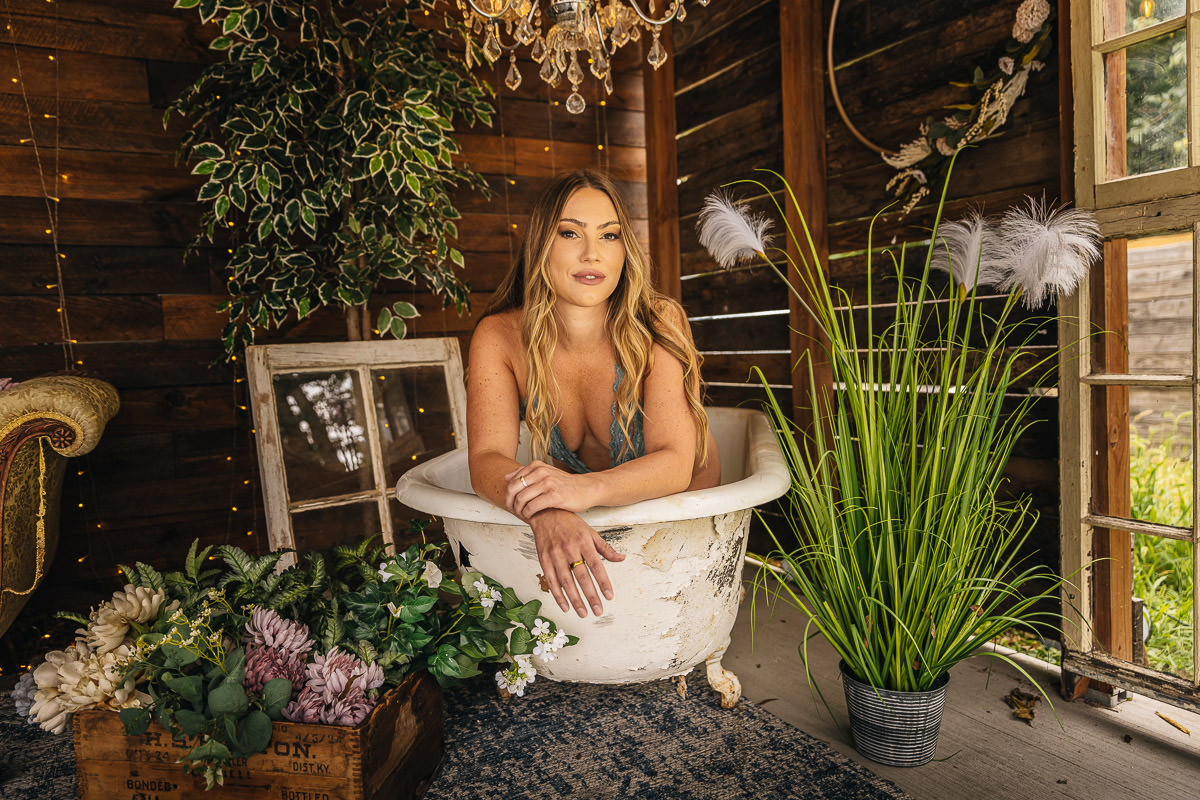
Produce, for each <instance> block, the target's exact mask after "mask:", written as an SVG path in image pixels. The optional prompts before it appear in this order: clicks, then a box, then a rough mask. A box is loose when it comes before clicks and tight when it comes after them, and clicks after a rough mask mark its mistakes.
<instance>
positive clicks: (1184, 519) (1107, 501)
mask: <svg viewBox="0 0 1200 800" xmlns="http://www.w3.org/2000/svg"><path fill="white" fill-rule="evenodd" d="M1092 391H1093V396H1092V398H1093V404H1092V410H1093V414H1094V417H1093V427H1092V430H1093V436H1095V437H1096V449H1097V451H1098V453H1099V455H1100V458H1098V459H1097V460H1096V462H1095V464H1094V467H1093V469H1094V473H1093V477H1094V478H1095V481H1096V483H1095V485H1094V486H1093V487H1092V506H1093V508H1095V509H1096V511H1097V512H1099V513H1101V514H1107V515H1110V516H1114V517H1129V518H1132V519H1138V520H1144V521H1146V522H1157V523H1161V524H1163V525H1176V526H1179V527H1189V526H1190V525H1191V524H1192V461H1193V457H1192V411H1191V408H1192V403H1191V390H1189V389H1147V388H1143V387H1127V386H1105V387H1096V388H1094V389H1093V390H1092Z"/></svg>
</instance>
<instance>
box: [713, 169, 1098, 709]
mask: <svg viewBox="0 0 1200 800" xmlns="http://www.w3.org/2000/svg"><path fill="white" fill-rule="evenodd" d="M740 183H746V184H749V185H751V186H753V187H754V190H755V192H756V193H762V192H765V193H767V194H771V189H770V187H768V186H766V185H765V184H763V183H760V182H758V181H743V182H740ZM782 194H783V196H784V197H785V199H787V198H790V202H791V203H793V204H795V198H794V196H792V195H791V190H790V188H789V187H787V186H786V184H785V186H784V192H783V193H782ZM772 196H774V195H772ZM943 202H944V198H943ZM776 207H777V210H778V211H779V216H780V217H784V216H785V215H784V213H783V208H782V206H781V205H780V204H779V201H778V200H776ZM1057 213H1062V212H1055V213H1051V214H1050V215H1049V216H1043V214H1042V213H1041V212H1040V211H1039V210H1038V209H1037V208H1036V207H1031V209H1030V211H1029V212H1026V211H1014V212H1011V213H1010V216H1009V217H1007V218H1006V219H1005V222H1004V224H1003V225H1002V226H1001V230H1000V232H999V234H994V233H991V232H989V231H990V229H989V228H988V227H987V226H986V225H985V224H984V222H983V221H981V220H974V221H973V222H972V223H970V224H966V225H964V224H961V223H951V224H947V225H946V226H945V228H946V230H942V229H936V228H935V230H934V233H933V241H934V245H933V246H931V247H930V248H929V251H928V253H927V254H926V256H925V258H924V264H923V268H922V269H921V270H920V271H918V272H917V273H916V274H915V275H914V274H912V273H906V272H905V270H904V265H905V258H906V255H907V252H906V251H907V248H906V247H905V246H902V247H901V248H900V250H899V253H898V254H893V255H894V257H895V266H896V272H897V276H898V278H899V281H898V288H897V292H898V294H897V296H896V298H895V305H894V306H890V305H889V306H888V307H885V310H880V309H878V308H877V307H876V306H875V304H874V303H873V302H872V296H871V294H870V291H871V290H870V288H868V296H867V302H866V308H865V309H864V308H863V307H862V306H861V305H859V304H856V303H853V302H851V300H850V298H849V296H848V295H847V294H846V293H845V292H844V291H842V290H840V289H839V288H837V287H833V286H830V284H829V282H828V280H827V278H826V273H825V271H824V270H823V269H822V267H821V266H820V264H819V263H818V262H817V261H816V254H815V248H814V247H813V245H812V240H811V237H810V236H809V235H808V231H807V229H804V230H802V231H799V232H797V231H792V230H791V229H790V228H789V229H788V230H787V236H788V237H789V238H790V239H791V240H792V241H793V242H794V244H795V247H796V251H797V252H800V253H812V258H807V259H805V260H804V261H803V262H802V263H799V264H795V263H793V266H794V268H795V270H796V273H795V274H797V275H798V276H799V278H798V281H797V283H796V284H791V283H789V284H788V285H789V288H790V289H791V291H792V292H793V293H795V295H796V297H797V298H798V300H799V301H800V302H801V303H802V304H803V305H804V306H805V307H806V308H807V309H808V311H809V313H810V314H811V315H812V317H813V318H814V319H815V321H816V323H817V325H818V327H819V329H820V334H821V336H822V337H823V341H822V342H820V343H814V345H813V350H815V351H817V352H818V353H821V356H823V358H824V360H826V361H827V362H828V364H829V369H830V371H831V373H832V387H833V390H832V391H829V390H826V389H822V388H821V386H820V384H819V383H818V382H817V381H816V380H815V377H814V360H815V359H816V358H820V357H821V356H813V355H812V353H811V352H810V354H809V356H808V357H807V358H805V359H802V360H801V362H800V364H799V366H798V369H800V370H802V371H807V372H808V378H809V381H808V384H809V386H810V387H811V390H810V394H809V397H808V401H809V404H810V406H811V408H812V409H813V416H814V417H815V419H816V420H817V422H816V423H815V424H814V426H813V428H812V430H811V431H801V430H798V429H797V427H796V425H795V423H793V422H792V420H791V414H790V410H787V409H784V408H782V407H781V406H780V405H779V403H778V402H777V401H776V400H775V398H774V395H773V394H772V393H771V392H770V391H769V390H768V391H767V396H768V398H769V400H768V401H767V402H766V403H765V410H766V412H767V414H768V416H769V417H770V418H771V420H772V422H773V423H774V426H775V428H776V432H777V435H778V439H779V443H780V445H781V448H782V449H783V452H784V455H785V458H786V459H787V462H788V466H789V471H790V473H791V478H792V485H791V489H790V491H789V493H788V494H787V495H786V496H785V498H784V500H783V501H781V504H782V511H783V517H784V519H785V520H786V523H787V528H788V530H787V533H788V534H790V535H789V536H787V537H785V536H783V535H782V532H777V531H775V530H771V534H772V536H773V537H775V541H776V543H777V545H778V547H779V548H780V550H779V552H778V553H772V554H771V557H772V558H776V559H778V560H779V561H780V562H781V563H782V564H783V565H784V570H783V571H784V572H785V573H786V575H787V577H786V579H781V580H779V581H778V586H779V591H780V592H781V593H782V594H783V596H785V597H786V598H787V599H789V600H790V601H791V602H793V603H795V604H796V605H797V606H798V607H800V608H801V609H802V610H803V611H804V612H805V613H806V614H807V615H808V617H809V623H808V624H809V625H810V626H813V627H815V628H816V629H818V630H819V631H820V632H821V633H822V634H823V635H824V637H825V638H826V640H828V642H829V643H830V644H831V645H832V646H833V648H834V649H835V650H836V651H837V652H838V654H839V655H840V656H841V657H842V659H843V660H844V661H845V663H846V665H847V666H848V668H849V669H850V671H851V672H852V673H853V674H854V675H855V676H856V677H858V678H859V679H860V680H862V681H864V682H867V683H869V684H871V685H872V686H874V687H877V688H881V689H891V690H897V691H924V690H928V689H929V688H930V687H932V686H933V685H934V683H935V682H936V681H937V680H938V679H939V678H940V677H941V676H942V675H943V674H945V673H946V671H947V670H949V669H950V668H951V667H952V666H954V665H955V664H956V663H958V662H959V661H961V660H963V659H965V658H968V657H969V656H972V655H974V654H976V653H979V652H984V653H986V654H988V655H992V656H995V657H996V658H1000V659H1002V660H1009V659H1007V658H1006V656H1004V655H1003V654H1002V653H999V652H996V651H994V650H985V649H984V648H985V646H986V645H987V643H988V642H989V641H990V640H991V639H992V638H994V637H995V636H996V635H997V634H999V633H1000V632H1001V631H1003V630H1005V629H1006V628H1009V627H1011V626H1016V627H1021V628H1033V627H1035V626H1036V625H1037V624H1038V623H1039V622H1042V621H1048V620H1050V619H1052V618H1054V617H1056V616H1057V614H1056V613H1054V612H1048V611H1046V610H1045V609H1046V607H1047V606H1049V607H1050V608H1055V609H1056V608H1057V607H1058V589H1059V587H1060V585H1061V584H1062V582H1063V579H1062V578H1061V577H1060V576H1058V575H1055V574H1054V573H1053V572H1052V571H1051V570H1049V569H1047V568H1043V567H1038V566H1023V563H1022V561H1021V558H1020V555H1019V553H1020V549H1021V545H1022V544H1023V543H1024V541H1025V539H1026V538H1027V536H1028V532H1029V530H1030V529H1031V527H1032V524H1033V522H1034V514H1033V513H1032V512H1031V510H1030V506H1029V501H1028V499H1016V500H1010V499H1006V498H1005V497H1004V493H1003V485H1004V483H1005V478H1004V468H1005V465H1006V463H1007V462H1008V459H1009V456H1010V455H1011V453H1012V452H1013V447H1014V446H1015V444H1016V442H1017V439H1018V438H1019V437H1020V436H1021V434H1022V432H1023V431H1024V430H1025V429H1026V428H1027V426H1028V423H1029V421H1030V412H1031V408H1032V404H1033V402H1034V395H1033V394H1031V393H1024V392H1022V391H1020V389H1021V388H1022V387H1025V386H1026V385H1028V384H1033V385H1037V384H1038V382H1039V380H1041V379H1044V378H1045V377H1046V374H1047V373H1048V372H1049V371H1050V369H1049V368H1050V367H1051V366H1052V365H1053V363H1054V360H1055V355H1051V356H1049V357H1045V356H1038V355H1032V357H1031V356H1030V355H1029V354H1028V353H1027V351H1026V350H1025V345H1027V344H1028V343H1029V341H1030V337H1031V336H1032V335H1036V333H1035V332H1036V330H1037V329H1038V328H1040V327H1041V325H1040V324H1038V325H1033V326H1032V332H1031V326H1029V325H1020V324H1016V323H1017V322H1018V321H1019V319H1020V315H1018V314H1017V313H1016V310H1017V308H1018V305H1019V303H1020V301H1021V299H1022V297H1024V298H1025V299H1028V298H1029V297H1030V296H1038V297H1042V296H1043V292H1044V289H1045V286H1044V285H1043V284H1041V283H1040V282H1041V281H1042V280H1044V279H1051V280H1060V279H1064V276H1063V275H1062V274H1061V273H1060V274H1058V275H1055V274H1053V273H1055V272H1057V271H1059V270H1061V268H1062V267H1063V266H1064V265H1066V264H1067V263H1068V262H1071V265H1072V266H1073V267H1080V266H1082V268H1083V270H1084V271H1085V270H1086V266H1087V260H1088V258H1089V257H1091V256H1094V254H1095V240H1094V239H1092V238H1091V236H1088V235H1080V234H1082V233H1083V231H1072V230H1071V228H1073V226H1075V225H1077V224H1078V225H1082V226H1083V228H1084V229H1085V230H1086V229H1088V228H1090V227H1092V226H1094V223H1092V225H1088V223H1087V222H1086V220H1084V219H1081V218H1080V217H1079V216H1077V212H1066V213H1067V214H1068V215H1075V216H1067V217H1063V218H1060V219H1057V220H1056V219H1055V215H1056V214H1057ZM939 222H940V207H939ZM1010 223H1011V225H1010ZM955 224H957V225H958V226H959V228H960V229H966V232H967V234H968V235H965V236H960V237H958V239H957V240H956V241H957V242H958V244H967V245H969V244H970V243H971V242H973V243H974V249H973V250H972V249H971V247H970V246H967V247H966V248H965V252H963V251H962V250H960V249H959V247H958V246H957V245H956V244H954V243H952V242H951V241H950V239H951V233H950V231H949V230H948V229H949V228H950V227H951V226H952V225H955ZM768 225H769V221H768V220H766V219H763V218H757V219H756V218H753V217H752V216H750V215H749V214H748V213H747V212H746V211H745V210H744V209H743V208H740V207H737V206H735V205H734V204H733V203H732V202H730V201H728V200H726V199H724V198H721V197H719V196H718V197H714V198H710V199H709V202H708V204H706V207H705V210H704V212H702V214H701V232H700V240H701V242H702V243H704V244H705V246H706V247H708V249H709V251H710V252H712V253H713V255H714V257H716V258H717V260H718V262H719V263H722V264H723V265H726V266H728V265H730V264H731V263H733V262H734V261H736V260H741V259H744V258H747V257H752V258H760V259H761V260H762V261H764V262H765V263H766V264H767V265H768V266H770V267H771V268H772V269H774V270H775V271H776V273H777V274H778V275H779V276H780V277H781V278H784V274H783V273H782V272H780V270H779V268H778V267H776V266H775V265H774V262H773V260H772V258H769V257H768V256H767V255H766V253H767V251H768V250H770V251H771V252H772V253H773V254H778V258H779V259H782V258H789V256H788V254H787V252H786V251H785V250H783V249H780V248H770V247H769V246H768V245H767V243H766V240H765V238H764V236H763V234H764V232H765V230H766V228H767V226H768ZM1010 227H1011V228H1012V230H1009V229H1010ZM739 228H740V232H739ZM971 230H974V232H975V235H974V236H971V235H969V234H970V231H971ZM960 232H962V230H960ZM1020 232H1024V233H1028V234H1029V237H1030V238H1029V240H1028V241H1023V242H1020V241H1015V239H1016V237H1017V234H1018V233H1020ZM1077 235H1080V236H1079V239H1078V240H1077V241H1076V244H1078V245H1079V246H1080V251H1079V252H1077V253H1075V254H1074V255H1071V254H1068V253H1064V252H1062V251H1061V250H1037V248H1039V247H1041V246H1042V245H1044V244H1046V243H1048V242H1060V243H1061V242H1062V241H1065V240H1068V239H1071V238H1072V237H1074V236H1077ZM997 237H998V239H999V240H1007V241H1006V246H1005V247H998V239H997ZM981 246H982V251H981ZM1028 247H1033V248H1034V249H1035V250H1036V251H1037V252H1038V253H1039V257H1038V258H1037V259H1033V263H1032V266H1033V272H1034V273H1036V274H1034V275H1030V274H1024V275H1014V274H1012V273H1009V274H1008V276H1007V278H1006V277H1003V273H1004V269H1003V265H1002V264H1000V263H998V262H997V261H996V260H995V259H994V257H993V256H994V253H988V252H983V251H994V250H996V249H999V250H1001V251H1002V252H1004V253H1006V254H1007V255H1008V256H1010V257H1011V258H1012V259H1013V261H1012V262H1011V264H1010V266H1011V267H1013V268H1017V269H1020V268H1024V267H1028V266H1029V265H1030V262H1031V260H1030V259H1029V258H1027V257H1026V256H1027V255H1028V254H1027V253H1026V252H1025V251H1026V248H1028ZM939 248H941V249H942V251H943V253H942V255H943V256H946V255H947V253H946V252H945V251H946V250H948V251H949V252H948V256H949V258H948V261H949V262H950V263H948V264H945V267H946V268H947V269H951V268H952V271H953V274H954V276H955V278H956V279H957V280H956V281H953V282H951V284H950V286H949V287H948V290H947V291H944V292H938V291H936V290H935V289H934V285H935V282H934V281H932V280H931V272H932V269H933V266H934V265H935V263H936V262H937V261H938V259H937V253H936V252H935V251H937V250H938V249H939ZM868 252H871V249H870V245H868ZM1069 255H1070V257H1068V256H1069ZM1075 256H1080V257H1081V259H1080V260H1076V259H1075ZM964 258H965V259H966V262H965V264H963V263H962V262H963V259H964ZM945 260H947V259H945V258H943V261H945ZM1081 261H1082V263H1080V262H1081ZM1049 265H1053V268H1051V269H1046V270H1044V271H1043V269H1042V268H1043V267H1046V266H1049ZM985 268H986V271H987V272H988V273H990V274H989V278H992V279H994V280H995V282H996V283H997V284H999V285H1001V286H1006V284H1009V279H1011V280H1012V283H1011V284H1010V285H1008V288H1007V291H1006V292H1002V294H1001V299H999V301H998V303H999V311H998V313H997V315H996V316H995V318H991V317H989V315H988V314H986V313H985V310H984V309H985V304H984V302H983V300H982V298H981V297H980V292H979V288H978V286H979V282H982V279H983V276H984V271H985ZM1076 271H1077V272H1078V273H1079V274H1078V275H1077V277H1079V276H1081V275H1082V271H1079V270H1076ZM997 273H1000V274H997ZM869 274H870V273H869ZM1030 279H1032V281H1033V282H1030ZM785 280H786V279H785ZM956 284H957V285H956ZM1059 289H1060V290H1063V291H1070V287H1067V286H1065V285H1064V284H1062V283H1060V284H1059ZM884 314H887V315H888V316H887V317H883V318H882V319H881V317H882V316H883V315H884ZM892 315H894V316H892ZM756 372H757V374H758V377H759V378H760V379H761V380H762V383H763V385H764V388H766V387H767V380H766V378H765V377H764V376H763V375H762V373H761V371H757V370H756ZM1010 392H1011V393H1013V394H1017V395H1023V397H1022V398H1021V399H1019V400H1016V401H1015V402H1013V401H1012V400H1010V398H1009V397H1008V395H1009V394H1010ZM1010 406H1011V407H1010ZM764 522H766V520H764ZM767 524H768V529H771V528H772V524H771V523H767ZM774 527H776V528H777V527H778V525H777V524H776V525H775V526H774ZM784 539H787V543H786V544H785V542H784ZM770 575H776V573H773V572H770V571H764V572H763V573H760V576H759V579H758V585H759V586H760V587H762V588H765V587H766V586H767V584H766V580H767V577H766V576H770ZM808 639H809V637H808V636H807V635H806V636H805V637H804V638H803V641H804V644H802V645H801V647H800V652H801V655H802V657H803V658H804V661H805V664H806V671H807V664H808V654H807V642H808ZM1010 663H1013V662H1011V661H1010ZM1013 666H1015V667H1016V668H1017V669H1021V667H1020V666H1019V665H1016V664H1015V663H1014V664H1013ZM809 678H810V681H811V673H810V674H809Z"/></svg>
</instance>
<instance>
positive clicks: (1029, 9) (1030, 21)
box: [1012, 0, 1050, 43]
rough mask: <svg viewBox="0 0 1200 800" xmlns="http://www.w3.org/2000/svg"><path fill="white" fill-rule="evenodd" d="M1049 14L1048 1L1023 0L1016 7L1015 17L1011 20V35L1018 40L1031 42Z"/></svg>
mask: <svg viewBox="0 0 1200 800" xmlns="http://www.w3.org/2000/svg"><path fill="white" fill-rule="evenodd" d="M1049 16H1050V3H1049V2H1047V0H1025V2H1024V3H1021V5H1020V6H1019V7H1018V8H1017V17H1016V20H1015V21H1014V22H1013V31H1012V36H1013V38H1014V39H1016V40H1017V41H1018V42H1023V43H1024V42H1031V41H1033V37H1034V36H1036V35H1037V32H1038V31H1040V30H1041V29H1042V25H1044V24H1046V19H1047V18H1048V17H1049Z"/></svg>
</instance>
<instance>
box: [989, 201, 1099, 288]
mask: <svg viewBox="0 0 1200 800" xmlns="http://www.w3.org/2000/svg"><path fill="white" fill-rule="evenodd" d="M999 236H1000V240H1001V245H1000V246H1001V257H1002V258H1003V260H1004V269H1005V272H1006V273H1007V277H1005V278H1004V280H1003V282H1002V283H1001V284H1000V288H1001V289H1003V290H1005V291H1008V290H1010V289H1012V288H1013V287H1017V288H1018V289H1019V290H1020V291H1021V293H1022V295H1023V297H1022V300H1023V301H1024V303H1025V305H1026V306H1027V307H1028V308H1037V307H1038V306H1040V305H1042V303H1044V302H1045V301H1046V300H1048V299H1050V298H1053V297H1055V296H1056V295H1059V294H1070V293H1071V292H1073V291H1075V287H1076V286H1078V285H1079V282H1080V281H1081V280H1083V277H1084V275H1086V274H1087V271H1088V268H1089V267H1090V266H1091V265H1092V262H1094V261H1095V260H1096V259H1097V258H1099V257H1100V226H1099V225H1098V224H1097V223H1096V218H1095V217H1094V216H1092V215H1091V214H1090V213H1088V212H1086V211H1081V210H1080V209H1077V208H1058V209H1054V208H1051V207H1050V206H1049V205H1048V204H1046V203H1045V202H1038V201H1037V200H1033V199H1032V198H1031V199H1030V200H1029V203H1028V205H1027V206H1020V207H1015V208H1011V209H1009V211H1008V213H1006V214H1005V215H1004V219H1003V220H1002V221H1001V223H1000V231H999Z"/></svg>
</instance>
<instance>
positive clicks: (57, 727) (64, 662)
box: [29, 642, 150, 733]
mask: <svg viewBox="0 0 1200 800" xmlns="http://www.w3.org/2000/svg"><path fill="white" fill-rule="evenodd" d="M132 660H133V653H132V651H131V650H130V648H129V646H128V645H119V646H118V647H116V648H114V649H113V650H111V651H108V652H106V653H97V652H92V651H91V650H90V649H89V648H88V647H87V645H85V644H84V643H83V642H76V643H75V644H73V645H71V647H68V648H67V649H66V650H53V651H51V652H49V653H47V654H46V660H45V661H44V662H43V663H42V664H40V665H38V668H37V669H35V670H34V671H33V679H34V681H35V682H36V683H37V687H38V690H37V694H35V695H34V698H33V705H32V706H31V707H30V709H29V715H30V717H31V718H32V719H33V720H35V721H36V722H37V724H38V725H40V726H41V727H42V729H43V730H47V731H50V732H51V733H62V732H63V731H64V730H66V727H67V723H68V722H69V721H70V716H71V714H73V713H74V712H76V711H79V710H80V709H84V708H92V707H93V706H104V707H106V708H111V709H113V710H114V711H119V710H120V709H122V708H133V707H137V706H140V705H143V704H148V703H149V702H150V696H149V695H147V694H144V693H142V692H139V691H137V686H136V682H135V679H134V678H133V677H132V676H130V677H128V678H126V679H124V680H122V678H121V676H122V675H124V673H125V671H126V668H127V667H128V666H129V664H130V662H131V661H132Z"/></svg>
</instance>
